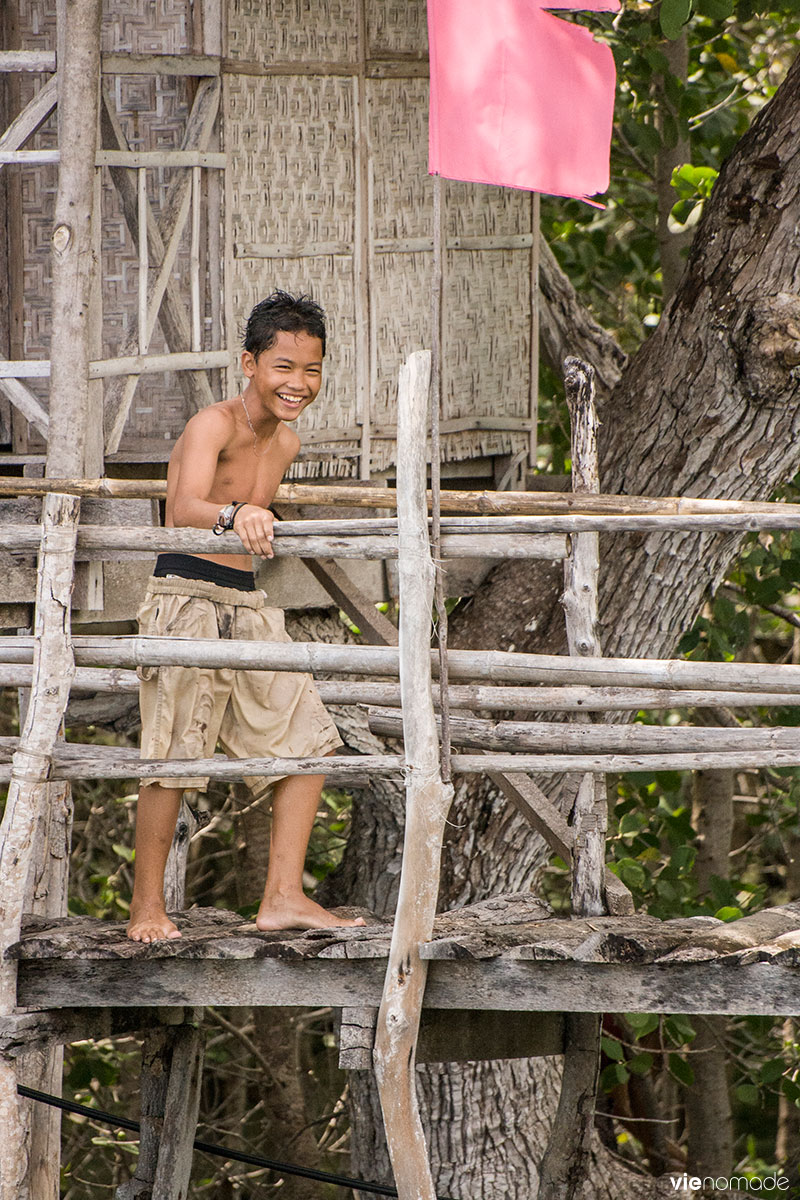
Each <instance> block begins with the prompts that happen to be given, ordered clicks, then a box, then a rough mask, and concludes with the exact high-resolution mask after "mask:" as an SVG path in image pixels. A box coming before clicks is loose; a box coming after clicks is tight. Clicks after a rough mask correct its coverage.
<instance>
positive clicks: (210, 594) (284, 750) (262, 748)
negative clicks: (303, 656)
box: [138, 577, 342, 798]
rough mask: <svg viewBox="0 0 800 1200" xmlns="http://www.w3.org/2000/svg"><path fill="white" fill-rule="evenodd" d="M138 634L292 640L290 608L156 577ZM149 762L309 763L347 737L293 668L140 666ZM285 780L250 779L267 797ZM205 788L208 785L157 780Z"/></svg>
mask: <svg viewBox="0 0 800 1200" xmlns="http://www.w3.org/2000/svg"><path fill="white" fill-rule="evenodd" d="M138 621H139V631H140V633H142V634H146V635H147V634H149V635H152V636H156V637H178V638H180V637H186V638H189V637H190V638H236V639H241V640H246V641H259V642H289V641H291V638H290V637H289V635H288V634H287V632H286V629H285V628H284V618H283V611H282V610H281V609H279V608H268V607H267V604H266V596H265V595H264V593H263V592H240V591H237V590H236V589H235V588H227V587H220V586H219V585H218V584H216V583H207V582H206V581H205V580H200V579H176V578H174V577H173V578H166V579H163V578H156V577H153V578H151V579H150V582H149V584H148V590H147V595H146V596H145V600H144V603H143V604H142V606H141V608H140V609H139V613H138ZM138 674H139V679H140V681H141V683H140V686H139V707H140V709H141V714H142V747H141V756H142V758H211V756H212V755H213V753H214V751H215V749H216V746H217V743H218V742H219V744H220V746H221V748H222V749H223V750H224V751H225V753H226V754H227V755H228V756H229V757H230V758H307V757H318V756H322V755H324V754H329V753H330V752H331V751H332V750H335V749H336V748H337V747H338V746H341V745H342V740H341V738H340V737H339V735H338V733H337V732H336V726H335V725H334V724H333V721H332V720H331V718H330V717H329V716H328V714H327V712H326V711H325V707H324V705H323V703H322V701H321V700H320V698H319V695H318V693H317V689H316V688H315V687H314V683H313V680H312V678H311V676H310V675H301V674H299V673H295V672H288V671H241V670H239V671H237V670H232V669H230V668H226V669H224V670H214V669H211V668H207V667H140V668H139V671H138ZM278 778H285V777H281V776H276V777H274V778H265V777H263V776H259V777H256V778H249V779H246V780H245V782H246V783H247V785H248V787H249V788H250V790H251V791H252V793H253V795H254V797H256V798H258V797H260V796H262V795H264V793H265V792H267V791H268V790H269V788H271V787H272V785H273V784H275V783H277V781H278ZM143 782H147V783H160V784H162V786H164V787H170V788H193V789H196V790H198V791H205V790H206V787H207V786H208V778H202V777H193V778H185V779H184V778H181V779H170V778H164V779H149V780H146V781H143Z"/></svg>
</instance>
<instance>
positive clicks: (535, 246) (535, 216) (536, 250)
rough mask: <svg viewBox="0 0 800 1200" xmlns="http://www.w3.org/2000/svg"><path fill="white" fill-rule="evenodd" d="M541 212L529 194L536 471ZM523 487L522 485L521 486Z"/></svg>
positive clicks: (531, 446)
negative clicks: (531, 238) (531, 237)
mask: <svg viewBox="0 0 800 1200" xmlns="http://www.w3.org/2000/svg"><path fill="white" fill-rule="evenodd" d="M541 211H542V198H541V196H540V195H539V193H538V192H532V193H531V234H532V236H533V243H532V245H531V390H530V402H529V410H528V411H529V415H530V423H531V428H530V435H529V440H528V466H529V468H530V469H531V471H535V470H536V457H537V454H538V449H539V300H540V294H539V265H540V259H541V241H540V238H541V233H540V225H541ZM523 486H524V485H523Z"/></svg>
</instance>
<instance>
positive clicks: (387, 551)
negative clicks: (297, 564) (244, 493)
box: [0, 522, 567, 561]
mask: <svg viewBox="0 0 800 1200" xmlns="http://www.w3.org/2000/svg"><path fill="white" fill-rule="evenodd" d="M287 524H288V522H287ZM291 524H292V526H293V528H292V530H291V531H290V530H286V529H281V530H280V533H277V534H276V536H277V538H278V539H279V541H276V545H275V550H276V551H277V552H278V553H279V554H282V555H287V556H292V557H300V558H360V559H366V560H370V561H376V560H380V559H384V558H396V557H397V537H396V536H395V535H393V534H378V535H375V536H371V535H369V534H364V533H361V532H359V533H357V534H354V535H352V536H347V535H345V536H341V535H340V534H339V533H333V534H317V535H315V534H308V533H306V532H305V531H304V530H303V523H302V522H292V523H291ZM332 524H333V526H334V527H335V525H336V523H335V522H333V523H332ZM339 527H340V528H341V523H339ZM278 528H279V527H278V526H276V530H277V529H278ZM37 534H38V526H36V525H5V526H0V546H4V547H6V548H8V549H14V550H25V549H34V548H35V547H36V544H37ZM78 550H79V558H84V557H88V558H90V559H92V558H106V557H113V558H130V557H133V558H147V557H149V556H150V555H152V554H155V553H158V552H160V551H162V550H179V551H183V552H184V553H188V554H219V553H220V552H223V553H229V554H247V551H246V550H245V548H244V547H243V545H242V543H241V542H240V540H239V538H238V535H236V534H234V533H231V535H230V536H227V535H225V534H223V535H222V538H219V537H217V536H216V535H215V534H213V533H212V532H211V530H210V529H172V528H169V529H154V528H152V527H151V526H124V525H114V526H110V525H82V526H81V528H80V531H79V535H78ZM442 553H443V555H444V556H445V557H447V558H496V559H503V558H537V559H544V560H546V561H555V560H556V559H560V558H564V557H565V556H566V553H567V550H566V541H565V539H564V538H563V537H562V536H560V535H555V536H550V535H549V534H537V533H535V534H524V535H522V536H521V537H516V536H515V535H513V534H509V535H504V534H497V535H494V536H493V535H492V534H488V533H485V534H484V533H482V534H475V535H472V534H460V533H454V534H446V535H445V536H444V537H443V538H442Z"/></svg>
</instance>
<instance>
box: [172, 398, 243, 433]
mask: <svg viewBox="0 0 800 1200" xmlns="http://www.w3.org/2000/svg"><path fill="white" fill-rule="evenodd" d="M235 429H236V421H235V417H234V411H233V407H232V405H231V403H230V401H228V400H220V401H218V402H217V403H216V404H209V405H208V407H207V408H201V409H200V411H199V412H196V413H194V415H193V416H191V417H190V418H189V420H188V421H187V422H186V424H185V426H184V432H185V433H189V434H190V435H196V434H198V433H202V434H203V435H204V436H206V437H213V438H215V439H220V438H221V439H222V440H223V441H225V440H227V439H228V438H229V437H230V436H231V434H233V433H234V431H235Z"/></svg>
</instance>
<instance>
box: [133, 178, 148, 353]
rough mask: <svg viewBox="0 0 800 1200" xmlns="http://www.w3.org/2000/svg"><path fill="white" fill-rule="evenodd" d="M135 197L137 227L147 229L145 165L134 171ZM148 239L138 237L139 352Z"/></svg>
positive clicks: (144, 339) (143, 340)
mask: <svg viewBox="0 0 800 1200" xmlns="http://www.w3.org/2000/svg"><path fill="white" fill-rule="evenodd" d="M136 198H137V205H138V213H139V229H140V231H141V230H143V229H147V170H146V168H145V167H140V168H139V170H138V171H137V172H136ZM147 242H148V239H147V237H146V236H145V235H144V234H142V235H141V236H140V238H139V278H138V280H137V283H138V290H139V296H138V300H139V304H138V313H139V315H138V319H137V324H138V327H139V353H140V354H141V355H145V354H147V343H148V341H149V338H148V336H147V332H148V330H147V284H148V282H149V275H150V261H149V254H148V245H147Z"/></svg>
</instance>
